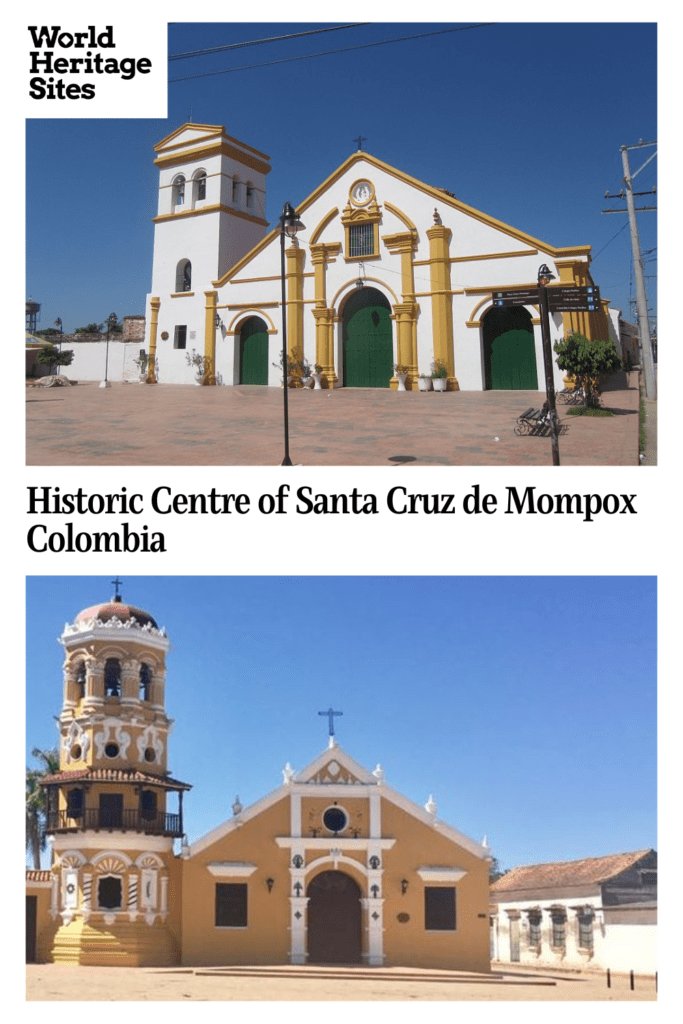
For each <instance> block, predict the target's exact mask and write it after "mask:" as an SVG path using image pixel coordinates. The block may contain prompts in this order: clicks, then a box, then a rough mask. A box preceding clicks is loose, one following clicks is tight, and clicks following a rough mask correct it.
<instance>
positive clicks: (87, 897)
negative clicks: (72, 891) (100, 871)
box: [81, 871, 92, 921]
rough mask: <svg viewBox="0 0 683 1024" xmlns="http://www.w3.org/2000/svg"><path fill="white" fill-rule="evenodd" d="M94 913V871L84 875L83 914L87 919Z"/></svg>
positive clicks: (85, 919) (84, 918)
mask: <svg viewBox="0 0 683 1024" xmlns="http://www.w3.org/2000/svg"><path fill="white" fill-rule="evenodd" d="M91 913H92V872H91V871H89V872H88V873H87V874H85V873H84V875H83V894H82V901H81V916H82V917H83V920H84V921H87V920H88V918H89V917H90V914H91Z"/></svg>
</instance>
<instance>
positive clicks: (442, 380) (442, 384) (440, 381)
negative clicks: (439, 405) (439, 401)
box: [432, 377, 448, 391]
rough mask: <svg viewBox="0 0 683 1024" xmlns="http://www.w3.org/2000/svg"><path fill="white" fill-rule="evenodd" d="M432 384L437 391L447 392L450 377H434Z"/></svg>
mask: <svg viewBox="0 0 683 1024" xmlns="http://www.w3.org/2000/svg"><path fill="white" fill-rule="evenodd" d="M432 384H433V385H434V390H435V391H445V390H446V389H447V387H448V377H432Z"/></svg>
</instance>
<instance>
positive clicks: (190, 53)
mask: <svg viewBox="0 0 683 1024" xmlns="http://www.w3.org/2000/svg"><path fill="white" fill-rule="evenodd" d="M370 24H372V22H370V21H357V22H354V24H352V25H329V26H328V27H327V28H313V29H309V30H308V31H306V32H290V33H289V35H286V36H268V38H266V39H250V40H249V42H244V43H227V44H226V45H225V46H212V47H210V48H208V49H206V50H187V51H186V52H185V53H172V54H171V55H170V56H169V58H168V59H169V60H185V59H186V58H187V57H203V56H204V55H205V54H207V53H221V52H222V51H223V50H241V49H242V48H243V47H245V46H260V45H261V44H262V43H276V42H278V41H279V40H281V39H301V37H302V36H315V35H318V33H320V32H339V31H340V29H344V28H359V27H360V26H361V25H370Z"/></svg>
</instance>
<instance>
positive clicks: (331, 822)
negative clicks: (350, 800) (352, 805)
mask: <svg viewBox="0 0 683 1024" xmlns="http://www.w3.org/2000/svg"><path fill="white" fill-rule="evenodd" d="M348 823H349V816H348V814H347V813H346V811H344V810H342V808H341V807H328V808H327V810H326V811H325V813H324V814H323V825H324V826H325V828H326V829H327V831H328V832H335V833H336V832H343V831H344V829H345V828H346V826H347V825H348Z"/></svg>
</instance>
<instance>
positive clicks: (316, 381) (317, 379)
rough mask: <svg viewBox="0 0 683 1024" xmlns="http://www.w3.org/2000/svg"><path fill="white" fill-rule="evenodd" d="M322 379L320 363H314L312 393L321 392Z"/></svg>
mask: <svg viewBox="0 0 683 1024" xmlns="http://www.w3.org/2000/svg"><path fill="white" fill-rule="evenodd" d="M322 379H323V368H322V366H321V365H320V363H316V364H315V366H314V367H313V390H314V391H322V389H323V386H322V383H321V381H322Z"/></svg>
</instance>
